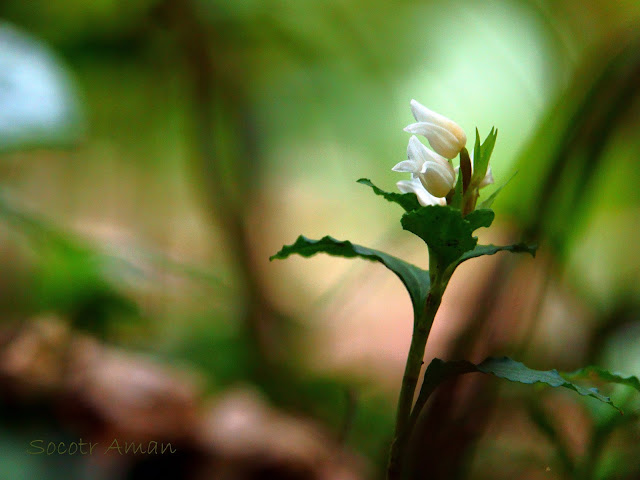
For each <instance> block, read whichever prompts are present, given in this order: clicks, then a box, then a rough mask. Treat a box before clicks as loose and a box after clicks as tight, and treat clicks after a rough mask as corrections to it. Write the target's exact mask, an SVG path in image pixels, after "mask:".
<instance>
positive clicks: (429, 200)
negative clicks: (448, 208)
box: [396, 178, 447, 207]
mask: <svg viewBox="0 0 640 480" xmlns="http://www.w3.org/2000/svg"><path fill="white" fill-rule="evenodd" d="M396 186H397V187H398V190H400V191H401V192H402V193H415V194H416V197H418V203H420V205H422V206H423V207H426V206H427V205H446V203H447V202H446V200H445V199H444V198H438V197H434V196H433V195H431V194H430V193H429V192H427V190H426V189H425V188H424V187H423V186H422V183H421V182H420V179H419V178H412V179H411V180H400V181H399V182H398V183H396Z"/></svg>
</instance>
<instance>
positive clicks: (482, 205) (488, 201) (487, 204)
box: [478, 172, 518, 209]
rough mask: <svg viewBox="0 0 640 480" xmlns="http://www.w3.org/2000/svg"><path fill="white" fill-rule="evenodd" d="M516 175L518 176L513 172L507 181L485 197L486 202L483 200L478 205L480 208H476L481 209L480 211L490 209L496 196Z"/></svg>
mask: <svg viewBox="0 0 640 480" xmlns="http://www.w3.org/2000/svg"><path fill="white" fill-rule="evenodd" d="M517 174H518V172H515V173H514V174H513V175H511V177H509V180H507V181H506V182H504V183H503V184H502V185H500V186H499V187H498V188H496V189H495V190H494V191H493V193H492V194H491V195H489V196H488V197H487V199H486V200H484V201H483V202H482V203H480V206H479V207H478V208H481V209H484V208H491V205H493V202H494V201H495V199H496V197H497V196H498V194H499V193H500V191H501V190H502V189H503V188H504V187H506V186H507V185H508V184H509V182H511V180H513V177H515V176H516V175H517Z"/></svg>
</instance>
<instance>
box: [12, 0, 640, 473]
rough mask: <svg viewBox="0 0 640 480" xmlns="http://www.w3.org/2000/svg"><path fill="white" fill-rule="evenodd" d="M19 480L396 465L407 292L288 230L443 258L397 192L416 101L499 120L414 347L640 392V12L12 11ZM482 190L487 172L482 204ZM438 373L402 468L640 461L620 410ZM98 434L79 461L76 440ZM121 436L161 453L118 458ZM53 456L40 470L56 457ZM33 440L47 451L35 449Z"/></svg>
mask: <svg viewBox="0 0 640 480" xmlns="http://www.w3.org/2000/svg"><path fill="white" fill-rule="evenodd" d="M0 17H1V18H2V21H1V23H0V312H1V316H0V318H1V319H2V323H1V325H0V327H1V334H0V392H2V394H1V398H0V402H1V405H0V419H1V422H2V428H1V429H0V472H2V478H6V479H23V478H34V479H35V478H38V479H40V478H41V479H62V478H64V479H75V478H77V479H80V478H95V479H120V478H127V479H143V478H176V479H182V478H184V479H202V478H216V479H218V478H219V479H267V478H268V479H271V478H275V479H279V478H283V479H364V478H382V476H383V471H384V466H385V463H386V452H387V449H388V445H389V442H390V440H391V437H392V429H393V418H394V409H395V402H396V400H397V394H398V391H399V386H400V379H401V373H402V369H403V366H404V361H405V356H406V352H407V348H408V344H409V337H410V331H411V311H410V302H409V301H408V297H407V296H406V293H405V292H404V291H403V289H402V286H401V284H400V283H399V282H398V281H397V279H396V278H395V277H394V276H393V275H390V274H389V272H387V271H385V270H384V269H383V268H382V267H380V266H378V265H374V264H371V263H369V262H363V261H347V260H342V259H335V258H330V257H318V258H314V259H312V260H303V259H300V258H292V259H290V260H287V261H285V262H280V261H278V262H271V263H270V262H269V260H268V259H269V256H270V255H272V254H274V253H275V252H276V251H277V250H278V249H279V248H280V247H281V246H282V244H285V243H292V242H293V240H294V239H295V238H296V236H297V235H299V234H305V235H306V236H309V237H311V238H319V237H320V236H323V235H325V234H331V235H333V236H334V237H337V238H340V239H350V240H352V241H354V242H356V243H360V244H363V245H367V246H371V247H374V248H378V249H382V250H386V251H388V252H390V253H392V254H394V255H396V256H400V257H403V258H406V259H409V260H411V261H414V262H415V263H416V264H418V265H421V266H423V267H426V266H427V265H428V259H427V258H426V249H425V248H424V245H421V244H420V241H419V240H417V239H416V238H412V237H411V235H409V234H408V233H407V232H403V231H402V230H401V229H400V228H399V227H400V226H399V224H398V219H399V213H400V212H398V211H397V209H396V207H394V206H393V205H391V204H387V203H385V202H384V201H382V200H381V199H380V198H379V197H375V196H374V195H372V194H371V192H370V191H368V189H367V188H366V187H363V186H361V185H358V184H356V183H355V180H357V179H358V178H360V177H368V178H371V179H372V180H373V181H374V182H375V183H376V184H377V185H379V186H381V187H382V188H385V189H387V190H392V189H394V184H395V182H396V181H397V180H400V179H401V178H403V177H402V176H400V174H396V173H394V172H391V171H390V169H391V167H392V166H393V165H395V164H396V163H397V162H399V161H401V160H403V159H404V158H405V150H406V144H407V141H408V135H407V134H406V133H404V132H403V131H402V128H403V127H404V126H406V125H407V124H409V123H411V122H412V117H411V114H410V110H409V101H410V100H411V99H412V98H415V99H417V100H418V101H420V102H421V103H423V104H425V105H427V106H428V107H430V108H432V109H434V110H436V111H438V112H440V113H442V114H444V115H446V116H448V117H450V118H452V119H454V120H455V121H456V122H457V123H459V124H460V125H461V126H462V127H463V128H464V129H465V130H466V132H467V134H468V136H469V137H470V138H473V132H474V129H475V128H476V127H477V128H478V129H479V131H480V134H481V135H482V136H483V137H484V136H486V134H487V133H488V131H489V129H490V128H491V127H492V126H496V127H497V128H498V130H499V136H498V142H497V145H496V149H495V152H494V155H493V158H492V166H493V172H494V176H495V178H496V180H497V184H498V185H499V184H502V183H504V182H505V181H506V180H508V179H509V178H510V177H511V176H512V175H513V174H514V173H516V172H517V174H516V176H515V177H514V178H513V180H512V181H511V182H510V183H509V185H508V186H507V187H506V188H504V190H503V191H502V193H501V196H500V197H499V198H498V200H497V202H496V203H495V205H494V207H495V210H496V213H497V221H496V223H495V226H494V227H492V229H491V231H487V232H482V233H481V235H480V237H481V241H482V242H495V243H497V242H507V241H519V240H520V239H522V238H526V239H528V240H535V241H537V242H538V243H539V244H540V250H539V252H538V255H537V258H536V259H535V260H533V259H530V258H517V257H515V256H511V257H510V256H508V255H504V254H502V255H497V256H494V257H487V258H483V259H479V260H477V261H476V262H469V263H471V265H467V264H465V266H464V268H460V270H459V271H458V272H457V273H456V275H455V277H454V281H453V283H452V285H451V288H450V290H449V291H448V293H447V295H445V298H444V303H443V307H442V310H441V312H440V314H439V317H438V320H437V322H436V325H435V327H434V330H433V333H432V337H431V338H430V341H429V345H428V346H427V354H426V357H425V360H426V361H427V362H428V361H429V360H430V359H431V358H433V357H434V356H438V357H440V358H445V359H461V358H466V359H470V360H474V361H480V360H482V359H483V358H484V357H486V356H487V355H510V356H513V357H514V358H517V359H519V360H522V361H525V362H526V363H527V364H528V365H530V366H532V367H534V368H539V369H550V368H558V369H561V370H573V369H576V368H578V367H580V366H582V365H586V364H590V363H595V364H599V365H601V366H604V367H607V368H610V369H613V370H620V371H625V372H627V373H629V374H634V375H640V348H639V347H638V345H640V341H639V340H640V323H639V322H638V321H639V320H640V296H639V285H640V268H639V267H640V256H639V254H638V242H637V234H638V233H637V231H638V226H639V225H640V215H639V213H640V212H639V208H640V194H639V193H638V192H639V191H640V188H639V185H640V173H639V171H640V170H638V168H637V159H638V157H639V154H640V134H639V133H640V95H638V92H639V91H640V3H638V2H637V1H635V0H618V1H616V2H611V1H608V0H607V1H605V0H583V1H576V0H559V1H558V0H557V1H550V0H496V1H490V2H479V1H471V0H467V1H463V0H456V1H450V2H435V1H421V2H417V1H413V2H410V1H398V2H387V1H382V0H369V1H366V2H365V1H362V0H342V1H317V0H297V1H287V0H234V1H219V0H130V1H126V2H125V1H118V0H94V1H92V2H83V1H79V0H32V1H29V2H25V1H23V0H5V1H3V2H2V3H0ZM492 188H495V187H490V189H488V190H489V193H490V191H491V189H492ZM468 377H469V378H465V379H460V380H458V381H455V382H450V383H448V384H446V385H443V387H442V388H441V389H439V390H438V392H437V394H436V395H435V396H434V398H433V399H432V402H431V403H430V405H429V406H428V409H427V411H426V412H425V415H424V418H423V421H422V422H421V425H420V429H419V431H418V432H417V435H416V437H417V438H416V442H415V446H414V451H413V454H412V456H411V458H412V461H411V469H412V477H411V478H437V479H455V478H460V479H463V478H464V479H485V478H486V479H489V478H491V479H496V478H498V479H512V478H527V479H538V478H545V479H546V478H573V479H631V478H638V477H639V476H640V461H639V460H638V458H640V424H639V423H638V413H639V412H640V410H639V409H640V402H639V401H638V394H637V393H634V392H632V391H630V390H629V389H628V388H627V387H619V388H616V389H611V388H607V387H606V386H602V388H603V390H604V391H605V392H607V393H610V394H612V396H613V397H614V399H615V400H616V401H617V402H618V403H619V404H621V405H622V406H623V409H624V411H625V415H624V416H620V415H619V414H618V413H617V412H616V411H615V410H613V409H611V408H610V407H608V406H606V405H602V406H601V405H598V404H596V402H595V401H593V400H592V399H584V398H580V397H578V396H577V395H575V394H573V393H572V392H569V391H567V392H558V391H551V390H543V389H540V390H539V389H536V388H531V387H528V388H525V387H524V386H523V387H522V388H520V387H519V386H513V385H505V384H504V383H500V382H499V381H497V380H496V379H486V378H479V377H478V376H476V375H470V376H468ZM80 439H82V440H83V441H84V442H89V441H91V442H94V443H98V444H99V447H97V450H96V453H94V454H92V455H81V454H80V453H77V454H75V455H69V453H70V452H69V451H66V453H61V450H60V449H59V448H58V447H56V445H57V446H59V445H60V442H63V443H64V444H65V445H66V447H69V446H70V445H71V442H76V443H77V442H79V441H80ZM114 439H117V440H118V441H119V443H120V444H121V445H122V446H124V444H125V442H133V443H136V444H139V445H143V446H144V447H145V448H146V449H147V450H148V449H149V448H150V447H149V446H150V445H151V444H150V443H149V442H157V443H158V444H159V445H160V444H164V445H166V444H168V443H171V445H172V446H173V447H174V448H175V449H177V452H176V453H174V454H164V455H162V454H157V455H156V454H155V453H153V454H149V453H148V454H146V455H143V454H133V453H128V454H122V455H120V454H119V452H117V451H114V450H111V452H110V453H109V454H104V450H105V449H106V447H108V446H109V445H111V444H112V441H113V440H114ZM33 441H41V443H36V445H42V446H43V447H44V448H45V449H46V448H47V447H48V445H49V443H50V442H53V443H52V445H54V447H55V448H54V449H53V450H51V453H52V454H51V455H48V454H47V452H44V453H40V452H39V450H38V449H37V448H34V447H33V445H32V443H31V442H33ZM34 453H36V454H34Z"/></svg>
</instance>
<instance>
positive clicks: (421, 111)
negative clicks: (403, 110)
mask: <svg viewBox="0 0 640 480" xmlns="http://www.w3.org/2000/svg"><path fill="white" fill-rule="evenodd" d="M411 113H413V118H415V119H416V121H418V122H433V121H438V120H440V119H444V120H448V118H446V117H443V116H442V115H440V114H439V113H436V112H434V111H433V110H429V109H428V108H427V107H425V106H424V105H422V104H421V103H420V102H418V101H417V100H414V99H412V100H411Z"/></svg>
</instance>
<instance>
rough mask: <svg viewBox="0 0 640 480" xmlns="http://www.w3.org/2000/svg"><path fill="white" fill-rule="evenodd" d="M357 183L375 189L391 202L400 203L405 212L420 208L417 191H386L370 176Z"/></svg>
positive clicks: (375, 191) (377, 193)
mask: <svg viewBox="0 0 640 480" xmlns="http://www.w3.org/2000/svg"><path fill="white" fill-rule="evenodd" d="M357 183H360V184H362V185H366V186H368V187H371V188H372V189H373V193H375V194H376V195H378V196H380V197H383V198H384V199H385V200H387V201H389V202H391V203H396V204H398V205H400V206H401V207H402V208H403V209H404V210H405V212H411V211H413V210H417V209H418V208H420V203H419V202H418V197H417V196H416V194H415V193H395V192H385V191H384V190H382V189H381V188H378V187H376V186H375V185H374V184H373V182H372V181H371V180H369V179H368V178H360V179H358V180H357Z"/></svg>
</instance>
